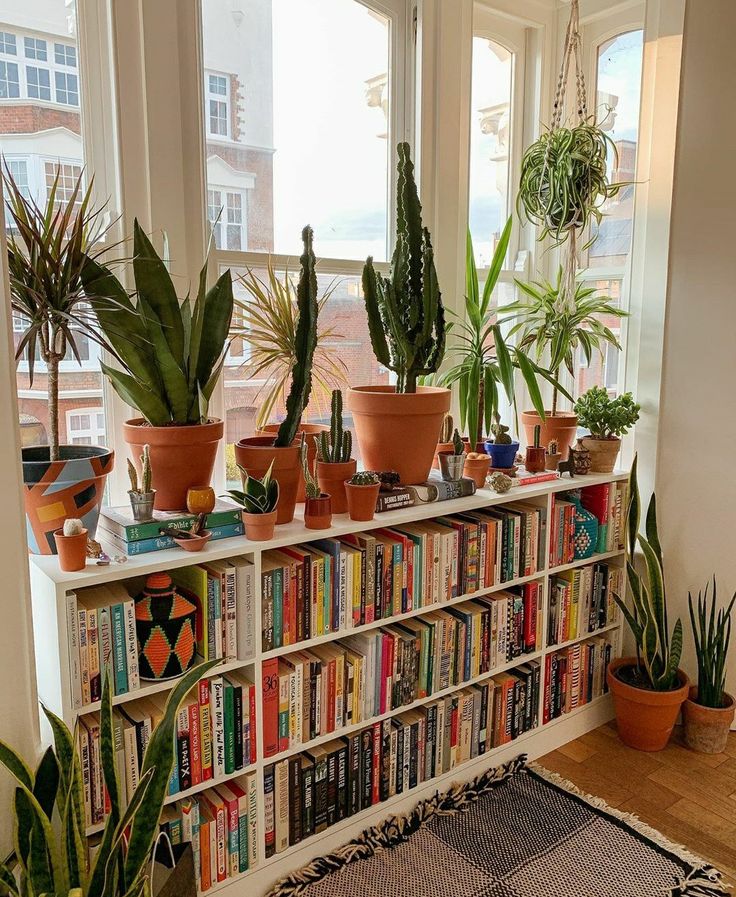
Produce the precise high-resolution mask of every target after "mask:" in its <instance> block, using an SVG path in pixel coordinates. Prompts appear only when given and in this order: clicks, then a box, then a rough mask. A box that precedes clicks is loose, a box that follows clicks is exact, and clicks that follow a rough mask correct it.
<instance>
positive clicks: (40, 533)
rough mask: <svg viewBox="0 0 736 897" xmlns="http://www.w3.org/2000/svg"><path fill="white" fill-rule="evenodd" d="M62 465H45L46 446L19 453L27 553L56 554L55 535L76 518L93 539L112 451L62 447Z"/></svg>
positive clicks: (60, 452)
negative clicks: (70, 520)
mask: <svg viewBox="0 0 736 897" xmlns="http://www.w3.org/2000/svg"><path fill="white" fill-rule="evenodd" d="M59 455H60V460H58V461H49V447H48V446H47V445H33V446H28V447H26V448H23V449H21V458H22V461H23V486H24V488H23V495H24V499H25V506H26V538H27V540H28V551H29V552H30V554H56V544H55V542H54V530H57V529H59V528H60V527H62V526H63V525H64V521H65V520H66V519H67V518H69V517H78V518H79V519H80V520H81V521H82V526H83V527H85V529H87V530H88V532H89V537H90V538H91V539H94V537H95V532H96V531H97V521H98V519H99V516H100V505H101V504H102V496H103V494H104V492H105V480H106V479H107V475H108V473H110V471H111V470H112V468H113V464H114V460H115V452H113V451H112V450H111V449H108V448H104V446H92V445H61V446H59Z"/></svg>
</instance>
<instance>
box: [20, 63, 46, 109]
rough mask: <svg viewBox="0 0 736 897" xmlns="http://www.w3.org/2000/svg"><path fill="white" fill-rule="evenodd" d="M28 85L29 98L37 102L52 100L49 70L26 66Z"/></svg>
mask: <svg viewBox="0 0 736 897" xmlns="http://www.w3.org/2000/svg"><path fill="white" fill-rule="evenodd" d="M26 85H27V87H28V96H29V97H31V98H35V99H37V100H50V99H51V76H50V73H49V70H48V69H40V68H37V67H36V66H35V65H27V66H26Z"/></svg>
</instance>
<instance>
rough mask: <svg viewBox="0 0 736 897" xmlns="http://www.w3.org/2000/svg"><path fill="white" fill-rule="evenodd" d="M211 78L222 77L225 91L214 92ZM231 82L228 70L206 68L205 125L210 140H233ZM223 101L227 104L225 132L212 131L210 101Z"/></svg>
mask: <svg viewBox="0 0 736 897" xmlns="http://www.w3.org/2000/svg"><path fill="white" fill-rule="evenodd" d="M210 78H222V80H223V81H224V82H225V93H224V94H222V93H213V92H212V90H211V89H210ZM231 93H232V90H231V83H230V75H229V74H227V73H226V72H219V71H214V70H213V69H205V72H204V95H205V109H204V116H205V126H206V128H207V139H208V140H232V136H233V124H232V99H231ZM211 102H216V103H222V104H223V105H224V106H225V133H224V134H221V133H220V132H219V131H218V132H215V131H212V130H211V128H210V122H211V120H212V118H211V115H210V103H211Z"/></svg>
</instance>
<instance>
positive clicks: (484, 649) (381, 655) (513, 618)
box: [262, 582, 541, 757]
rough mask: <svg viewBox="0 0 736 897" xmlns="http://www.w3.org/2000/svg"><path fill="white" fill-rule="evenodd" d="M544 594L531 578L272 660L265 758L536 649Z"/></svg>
mask: <svg viewBox="0 0 736 897" xmlns="http://www.w3.org/2000/svg"><path fill="white" fill-rule="evenodd" d="M540 597H541V595H540V587H539V583H536V582H532V583H527V584H525V585H524V586H519V587H515V588H513V589H510V590H508V591H502V592H498V593H494V594H493V595H489V596H484V597H479V598H477V599H475V600H470V601H467V602H463V603H462V604H458V605H455V606H453V607H451V608H448V609H447V610H438V611H434V612H431V613H429V614H427V615H426V616H425V617H413V618H410V619H408V620H403V621H401V622H397V623H396V624H394V625H392V626H385V627H381V628H379V629H371V630H369V631H368V632H365V633H356V634H354V635H351V636H349V637H347V638H344V639H340V640H339V641H335V642H330V643H329V644H327V645H322V646H317V647H314V648H311V649H310V650H308V651H306V650H305V651H298V652H295V653H293V654H289V655H286V656H284V657H281V658H270V659H268V660H266V661H264V664H263V680H262V694H263V750H264V756H266V757H273V756H275V755H276V754H278V753H279V752H281V751H285V750H289V749H290V748H294V747H297V746H299V745H301V744H304V743H305V742H308V741H311V740H312V739H314V738H317V737H319V736H322V735H326V734H329V733H331V732H336V731H339V730H341V729H343V728H345V727H347V726H353V725H355V724H357V723H361V722H364V721H367V720H370V719H372V718H373V717H376V716H380V715H383V714H385V713H387V712H389V711H392V710H396V709H398V708H400V707H405V706H407V705H409V704H412V703H414V702H415V701H417V700H418V699H421V698H426V697H429V696H431V695H433V694H434V693H436V692H438V691H441V690H444V689H447V688H451V687H453V686H457V685H460V684H462V683H463V682H467V681H469V680H472V679H476V678H477V677H479V676H482V675H484V674H486V673H489V672H490V671H491V670H493V669H496V668H497V667H499V666H503V665H505V664H506V663H508V662H510V661H512V660H514V659H516V658H518V657H521V656H522V655H523V654H525V653H531V652H533V651H535V650H536V648H537V646H538V644H539V636H538V632H537V629H538V623H539V619H540V614H539V602H540Z"/></svg>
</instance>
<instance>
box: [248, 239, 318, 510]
mask: <svg viewBox="0 0 736 897" xmlns="http://www.w3.org/2000/svg"><path fill="white" fill-rule="evenodd" d="M313 239H314V234H313V232H312V228H311V227H309V226H307V227H305V228H304V230H303V231H302V242H303V244H304V251H303V252H302V255H301V258H300V265H301V268H300V272H299V284H298V286H297V305H298V309H297V311H298V323H297V330H296V342H295V347H296V354H295V362H294V367H293V368H292V371H291V386H290V388H289V394H288V396H287V397H286V417H285V418H284V420H283V421H282V422H281V424H280V425H279V429H278V432H277V433H276V436H275V437H274V436H270V435H268V436H250V437H247V438H245V439H241V440H240V442H238V443H237V445H236V446H235V458H236V460H237V462H238V464H239V465H240V466H241V467H242V468H243V469H244V470H245V471H246V472H247V473H248V475H249V476H253V477H262V476H263V475H264V474H265V472H266V471H267V470H268V469H269V467H271V465H273V473H274V476H275V477H276V479H277V480H278V482H279V503H278V506H277V508H276V523H290V522H291V521H292V520H293V519H294V507H295V505H296V500H297V492H298V488H299V482H300V476H301V470H302V467H301V463H300V446H301V444H302V442H303V436H302V438H301V439H300V438H299V437H298V436H297V432H298V430H299V424H300V421H301V418H302V414H303V413H304V409H305V408H306V407H307V403H308V402H309V395H310V392H311V389H312V362H313V359H314V351H315V347H316V345H317V320H318V315H319V303H318V302H317V273H316V268H315V266H316V262H317V260H316V259H315V257H314V251H313V249H312V242H313Z"/></svg>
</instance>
